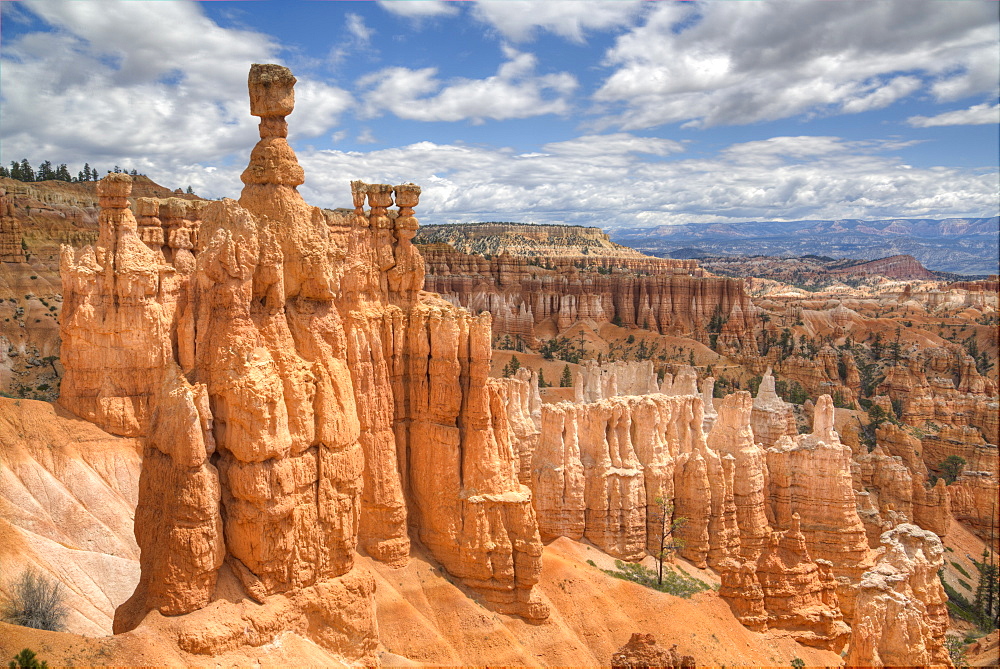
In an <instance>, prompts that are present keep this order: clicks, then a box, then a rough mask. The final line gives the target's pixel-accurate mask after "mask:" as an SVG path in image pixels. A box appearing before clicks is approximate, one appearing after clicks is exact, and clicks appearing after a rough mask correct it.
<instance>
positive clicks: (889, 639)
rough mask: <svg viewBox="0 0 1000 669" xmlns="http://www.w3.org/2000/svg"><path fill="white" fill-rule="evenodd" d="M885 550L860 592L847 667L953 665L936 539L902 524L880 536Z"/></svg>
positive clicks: (941, 556)
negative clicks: (948, 645) (947, 637)
mask: <svg viewBox="0 0 1000 669" xmlns="http://www.w3.org/2000/svg"><path fill="white" fill-rule="evenodd" d="M882 545H883V547H884V548H885V552H884V553H883V554H882V555H881V556H880V557H879V559H878V562H877V563H876V564H875V566H874V568H873V569H872V570H871V571H868V572H866V573H865V575H864V578H863V579H862V581H861V587H860V590H859V592H858V597H857V606H856V611H857V615H856V618H855V621H854V624H853V627H852V631H851V640H850V647H849V650H848V654H847V665H848V666H864V667H883V666H929V665H943V666H947V667H950V666H953V665H952V662H951V659H950V658H949V656H948V652H947V650H946V649H945V647H944V635H945V631H946V630H947V628H948V609H947V606H946V604H947V601H948V597H947V595H946V594H945V591H944V587H943V586H942V585H941V581H940V580H939V579H938V575H937V572H938V570H939V569H940V568H941V566H942V564H943V563H944V548H943V547H942V545H941V540H940V539H938V537H937V535H935V534H934V533H933V532H930V531H927V530H921V529H920V528H918V527H916V526H914V525H908V524H903V525H898V526H897V527H895V528H893V529H892V530H890V531H888V532H885V533H884V534H883V535H882Z"/></svg>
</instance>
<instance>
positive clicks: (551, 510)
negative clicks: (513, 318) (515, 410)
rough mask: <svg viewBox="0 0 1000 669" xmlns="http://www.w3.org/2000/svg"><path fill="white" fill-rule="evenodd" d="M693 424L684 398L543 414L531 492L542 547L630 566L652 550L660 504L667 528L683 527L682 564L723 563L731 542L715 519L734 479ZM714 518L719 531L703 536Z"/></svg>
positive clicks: (547, 409) (566, 406)
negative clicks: (600, 554)
mask: <svg viewBox="0 0 1000 669" xmlns="http://www.w3.org/2000/svg"><path fill="white" fill-rule="evenodd" d="M701 414H702V409H701V399H700V398H698V397H695V396H691V395H689V396H674V397H667V396H665V395H660V394H657V395H647V396H642V397H639V396H627V397H613V398H610V399H606V400H601V401H599V402H593V403H588V404H570V403H561V404H557V405H549V404H545V405H542V427H541V437H540V439H539V447H538V450H537V451H536V453H535V458H534V464H533V466H532V484H531V486H532V491H533V493H534V503H535V509H536V512H537V514H538V523H539V529H540V531H541V534H542V537H543V539H546V540H548V539H552V538H555V537H557V536H566V537H569V538H572V539H579V538H582V537H585V538H587V539H588V540H590V541H592V542H593V543H594V544H595V545H597V546H598V547H600V548H601V549H602V550H604V551H606V552H608V553H610V554H611V555H614V556H616V557H620V558H622V559H626V560H637V559H640V558H641V557H642V556H643V555H645V552H646V550H652V551H656V550H658V546H659V535H658V534H657V532H658V531H659V530H658V524H657V520H658V518H659V513H660V503H659V502H658V501H657V500H663V503H664V504H673V516H672V518H682V517H683V518H688V519H689V520H688V522H687V523H686V524H685V525H684V526H683V527H681V528H680V529H679V530H678V533H677V536H678V538H683V539H684V540H685V547H684V548H683V549H682V551H681V554H682V555H684V556H685V557H686V558H688V559H691V560H693V561H694V562H696V563H700V564H705V563H706V560H707V559H711V560H712V561H715V560H716V559H719V560H721V559H722V558H724V557H726V556H727V555H728V552H729V551H730V550H731V549H732V545H733V544H734V543H735V542H736V541H738V534H737V533H736V530H735V525H734V524H732V525H733V526H732V527H730V528H728V529H727V528H725V525H726V523H725V519H724V518H723V515H724V508H725V502H726V495H727V489H728V491H729V493H728V494H729V498H730V502H731V499H732V493H731V490H732V471H731V470H730V471H729V473H728V476H727V473H726V471H724V469H723V465H722V459H721V458H720V457H719V455H718V454H717V453H715V452H714V451H711V450H710V449H709V448H708V447H707V445H706V443H705V437H704V433H703V432H702V431H701V424H702V416H701ZM727 479H728V484H727ZM713 484H714V485H713ZM713 510H714V511H715V512H716V514H717V516H716V518H717V522H718V523H719V525H720V528H719V531H718V532H716V533H715V534H714V535H710V533H709V525H710V523H713V522H716V521H713V519H712V512H713ZM730 515H731V516H733V517H735V508H733V509H731V510H730Z"/></svg>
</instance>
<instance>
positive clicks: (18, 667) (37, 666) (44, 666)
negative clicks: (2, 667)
mask: <svg viewBox="0 0 1000 669" xmlns="http://www.w3.org/2000/svg"><path fill="white" fill-rule="evenodd" d="M7 667H8V669H48V667H49V663H48V662H46V661H45V660H42V661H41V662H39V661H38V657H37V656H36V655H35V651H33V650H31V649H29V648H25V649H24V650H22V651H21V652H20V653H18V654H17V655H15V656H14V659H13V660H11V661H10V662H9V663H8V664H7Z"/></svg>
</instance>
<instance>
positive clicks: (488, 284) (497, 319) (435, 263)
mask: <svg viewBox="0 0 1000 669" xmlns="http://www.w3.org/2000/svg"><path fill="white" fill-rule="evenodd" d="M423 253H424V257H425V259H426V262H427V278H426V288H427V290H433V291H435V292H438V293H440V294H441V295H442V296H443V297H444V298H445V299H447V300H449V301H451V302H453V303H454V304H458V305H461V306H463V307H466V308H468V309H470V310H471V311H473V312H475V313H480V312H483V311H489V312H490V313H491V314H492V315H493V319H494V327H495V331H496V332H497V333H498V334H501V335H502V334H509V335H511V336H514V335H521V336H522V337H524V338H526V339H528V341H529V342H532V341H535V328H536V326H538V325H539V324H541V323H542V322H551V323H552V324H554V325H555V328H556V330H557V331H558V332H562V331H564V330H566V329H567V328H569V327H570V326H571V325H572V324H573V323H575V322H577V321H579V320H587V319H589V320H592V321H594V322H596V323H610V322H612V321H614V322H615V323H620V324H621V325H623V326H627V327H643V328H646V329H650V330H653V331H655V332H659V333H662V334H671V335H685V336H691V337H694V338H696V339H698V340H700V341H704V342H708V325H709V321H711V320H712V319H713V317H714V318H716V319H719V320H720V322H722V325H721V327H720V333H719V335H718V341H719V342H720V343H721V344H722V346H723V347H731V348H734V349H739V348H749V347H754V346H756V340H755V335H754V333H755V331H756V329H757V328H758V327H759V325H760V323H759V318H758V316H757V310H756V307H754V306H753V304H752V303H751V302H750V297H749V295H748V294H747V291H746V286H745V284H744V282H743V281H742V280H739V279H724V278H708V277H700V276H689V275H688V272H687V270H684V269H677V268H674V267H671V266H668V267H659V268H657V267H652V266H648V265H641V266H637V267H636V269H634V270H633V269H629V265H628V262H629V261H627V260H619V259H599V258H595V259H590V258H588V257H584V258H582V259H559V258H557V259H555V260H553V261H551V262H549V266H551V269H549V268H548V267H542V266H540V265H539V264H533V261H532V260H531V259H530V258H523V257H515V256H511V255H509V254H502V255H500V256H495V257H492V258H485V257H483V256H477V255H468V254H463V253H459V252H457V251H455V250H454V249H450V248H449V247H442V246H438V245H434V246H433V247H432V248H425V250H424V251H423ZM652 260H659V259H652ZM636 262H646V260H645V259H640V261H636ZM605 267H608V268H612V269H609V270H606V269H605ZM598 269H600V270H601V271H598Z"/></svg>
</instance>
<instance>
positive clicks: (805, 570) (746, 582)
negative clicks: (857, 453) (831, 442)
mask: <svg viewBox="0 0 1000 669" xmlns="http://www.w3.org/2000/svg"><path fill="white" fill-rule="evenodd" d="M719 594H720V595H721V596H722V597H723V598H725V599H726V600H727V601H728V602H730V606H731V607H732V608H733V611H734V613H736V614H737V616H739V617H740V620H741V622H744V624H745V625H747V626H748V627H750V628H751V629H756V630H758V631H764V630H766V629H769V628H778V629H782V630H787V631H789V632H791V633H792V636H793V637H794V638H795V640H796V641H798V642H800V643H804V644H806V645H809V646H817V647H820V648H827V649H829V650H833V651H835V652H840V650H841V649H842V648H843V647H844V645H845V644H846V643H847V638H848V635H849V634H850V628H848V626H847V625H846V624H845V623H844V620H843V615H842V614H841V612H840V609H839V607H838V600H837V582H836V580H835V578H834V575H833V570H832V569H831V565H830V563H829V562H827V561H825V560H819V561H815V562H814V561H813V560H812V558H810V556H809V551H808V549H807V548H806V539H805V536H804V535H803V534H802V532H801V531H800V527H799V517H798V514H795V515H793V516H792V526H791V528H789V529H788V530H785V531H782V532H774V533H772V534H770V535H769V536H768V540H767V545H766V547H765V548H764V550H763V552H762V553H761V554H760V556H759V557H758V558H757V559H754V560H751V561H747V562H745V563H743V564H740V563H738V562H736V561H734V560H731V561H727V563H725V564H724V568H723V576H722V586H721V588H720V590H719Z"/></svg>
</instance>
